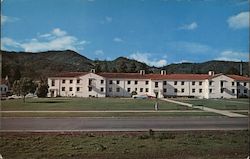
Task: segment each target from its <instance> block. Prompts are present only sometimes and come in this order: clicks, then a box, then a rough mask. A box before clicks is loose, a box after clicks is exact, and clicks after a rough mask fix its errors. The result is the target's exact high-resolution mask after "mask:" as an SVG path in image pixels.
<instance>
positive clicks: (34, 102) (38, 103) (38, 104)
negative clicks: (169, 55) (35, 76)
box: [1, 98, 192, 111]
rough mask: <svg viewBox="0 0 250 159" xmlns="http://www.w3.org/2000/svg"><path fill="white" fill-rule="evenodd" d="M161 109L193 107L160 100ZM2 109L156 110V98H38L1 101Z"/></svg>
mask: <svg viewBox="0 0 250 159" xmlns="http://www.w3.org/2000/svg"><path fill="white" fill-rule="evenodd" d="M158 103H159V107H160V109H161V110H187V109H192V108H188V107H186V106H181V105H177V104H173V103H168V102H165V101H158ZM1 104H2V110H9V111H10V110H12V111H18V110H34V111H35V110H74V111H77V110H154V104H155V99H120V98H37V99H27V100H26V103H23V101H22V100H21V99H15V100H4V101H1Z"/></svg>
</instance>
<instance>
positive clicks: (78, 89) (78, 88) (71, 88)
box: [62, 87, 104, 92]
mask: <svg viewBox="0 0 250 159" xmlns="http://www.w3.org/2000/svg"><path fill="white" fill-rule="evenodd" d="M88 88H89V92H91V91H92V87H88ZM80 90H81V88H80V87H76V91H77V92H79V91H80ZM64 91H66V89H65V87H62V92H64ZM69 91H70V92H71V91H73V87H69ZM100 91H101V92H104V88H103V87H101V88H100Z"/></svg>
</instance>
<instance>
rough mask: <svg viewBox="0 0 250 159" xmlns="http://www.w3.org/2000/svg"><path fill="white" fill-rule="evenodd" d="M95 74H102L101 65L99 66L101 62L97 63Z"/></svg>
mask: <svg viewBox="0 0 250 159" xmlns="http://www.w3.org/2000/svg"><path fill="white" fill-rule="evenodd" d="M95 72H96V73H99V72H101V65H100V64H99V62H96V63H95Z"/></svg>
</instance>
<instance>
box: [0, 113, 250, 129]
mask: <svg viewBox="0 0 250 159" xmlns="http://www.w3.org/2000/svg"><path fill="white" fill-rule="evenodd" d="M247 128H248V119H247V118H228V117H168V118H165V117H161V118H159V117H158V118H157V117H150V118H110V117H108V118H85V117H84V118H83V117H82V118H80V117H76V118H65V117H64V118H27V117H26V118H23V117H21V118H8V117H2V118H1V130H0V131H32V132H50V131H51V132H52V131H148V130H149V129H153V130H155V131H157V130H158V131H160V130H161V131H176V130H242V129H247Z"/></svg>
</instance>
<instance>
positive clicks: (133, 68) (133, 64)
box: [129, 62, 136, 73]
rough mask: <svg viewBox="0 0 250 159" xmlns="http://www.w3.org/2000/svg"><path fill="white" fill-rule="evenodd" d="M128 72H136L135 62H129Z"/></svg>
mask: <svg viewBox="0 0 250 159" xmlns="http://www.w3.org/2000/svg"><path fill="white" fill-rule="evenodd" d="M129 70H130V72H132V73H133V72H136V64H135V62H133V63H132V64H131V66H130V69H129Z"/></svg>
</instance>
